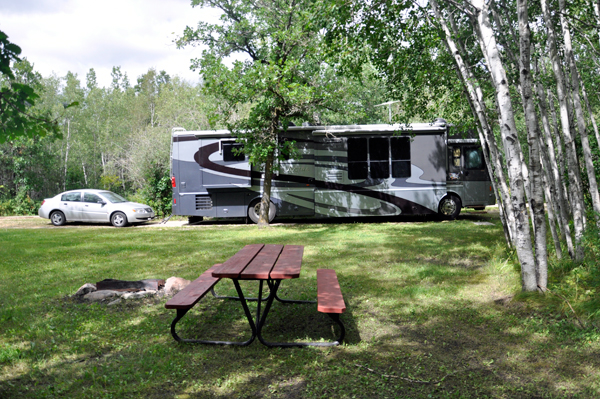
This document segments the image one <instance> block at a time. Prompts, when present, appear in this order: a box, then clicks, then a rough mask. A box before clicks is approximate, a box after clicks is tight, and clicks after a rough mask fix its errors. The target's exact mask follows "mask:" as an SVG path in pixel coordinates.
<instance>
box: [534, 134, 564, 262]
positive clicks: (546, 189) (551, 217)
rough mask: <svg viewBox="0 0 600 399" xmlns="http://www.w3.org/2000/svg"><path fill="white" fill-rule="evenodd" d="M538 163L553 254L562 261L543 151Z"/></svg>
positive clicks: (545, 155) (546, 157) (554, 200)
mask: <svg viewBox="0 0 600 399" xmlns="http://www.w3.org/2000/svg"><path fill="white" fill-rule="evenodd" d="M542 146H543V145H542V140H541V138H540V147H542ZM540 155H541V156H540V162H541V163H542V170H543V171H544V174H543V175H542V176H543V179H544V195H545V196H546V203H547V204H548V224H549V225H550V233H551V234H552V240H553V241H554V252H555V253H556V257H557V258H558V259H562V257H563V254H562V247H561V245H560V237H559V235H558V232H557V231H556V225H557V224H558V223H557V220H556V217H557V215H558V214H557V213H556V209H557V207H554V206H553V204H555V203H556V199H555V197H554V195H553V194H552V191H551V190H550V187H551V186H552V183H551V181H552V174H551V173H550V171H549V170H548V169H549V168H548V163H549V160H548V155H547V154H546V152H545V151H540ZM559 217H560V216H559Z"/></svg>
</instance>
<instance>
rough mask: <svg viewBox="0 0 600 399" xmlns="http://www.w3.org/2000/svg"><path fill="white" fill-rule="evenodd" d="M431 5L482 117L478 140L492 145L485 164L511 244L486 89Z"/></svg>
mask: <svg viewBox="0 0 600 399" xmlns="http://www.w3.org/2000/svg"><path fill="white" fill-rule="evenodd" d="M430 5H431V7H432V9H433V11H434V14H435V16H436V18H437V20H438V22H439V23H440V25H441V27H442V29H443V31H444V34H445V43H446V46H447V48H448V51H449V52H450V54H452V55H453V56H454V60H455V62H456V65H457V69H458V72H459V76H460V77H461V80H462V81H463V83H464V85H465V87H466V89H467V95H468V98H469V103H470V104H471V106H472V107H473V113H474V114H475V116H476V118H477V120H478V121H479V127H480V128H481V130H480V129H478V134H479V141H480V142H481V143H482V144H485V145H486V146H487V148H488V149H489V152H490V154H489V157H488V154H487V152H486V151H484V157H485V161H486V164H487V166H488V173H489V174H490V178H491V180H492V183H493V185H494V192H495V193H497V194H498V193H499V195H497V200H498V202H502V205H500V206H501V209H503V210H505V211H506V212H504V216H505V217H506V222H507V223H508V225H507V226H506V227H507V230H508V237H507V239H508V242H509V245H511V243H512V237H514V225H515V222H514V215H513V212H510V211H508V210H510V208H511V205H510V202H509V200H508V199H509V198H510V194H509V190H508V186H507V185H506V178H505V176H504V170H503V168H502V163H501V159H500V157H499V154H498V148H497V146H496V141H495V139H494V134H493V132H492V129H491V127H490V125H489V122H488V119H487V112H486V109H485V102H484V99H483V92H482V90H481V87H480V86H479V84H478V83H477V79H476V78H475V76H474V75H473V73H472V72H471V70H470V69H469V68H468V67H467V65H466V63H465V62H464V59H463V57H462V55H461V54H464V49H463V48H462V46H460V43H459V42H456V41H455V40H454V39H453V34H452V33H451V32H450V29H449V28H448V25H447V24H446V22H445V18H444V16H443V15H442V13H441V11H440V8H439V5H438V3H437V1H436V0H430ZM448 19H449V20H450V25H451V27H452V29H453V31H454V34H455V35H456V34H457V32H456V31H457V29H456V25H455V23H454V18H453V17H452V15H448ZM459 46H460V49H459ZM490 157H491V160H490V159H489V158H490ZM490 161H491V162H490ZM495 176H497V177H498V184H496V180H495ZM498 185H499V187H498ZM505 234H506V232H505Z"/></svg>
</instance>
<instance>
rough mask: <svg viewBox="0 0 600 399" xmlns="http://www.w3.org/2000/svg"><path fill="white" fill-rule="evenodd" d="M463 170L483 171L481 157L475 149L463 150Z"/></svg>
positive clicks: (477, 149)
mask: <svg viewBox="0 0 600 399" xmlns="http://www.w3.org/2000/svg"><path fill="white" fill-rule="evenodd" d="M464 155H465V169H483V168H484V166H483V155H482V153H481V149H479V148H477V147H471V148H465V149H464Z"/></svg>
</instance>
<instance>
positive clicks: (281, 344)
mask: <svg viewBox="0 0 600 399" xmlns="http://www.w3.org/2000/svg"><path fill="white" fill-rule="evenodd" d="M280 283H281V280H275V281H272V280H267V284H268V285H269V290H271V292H272V293H273V295H272V296H271V295H269V298H268V300H267V304H266V305H265V310H264V312H263V314H262V317H260V305H261V301H258V311H257V323H258V324H257V332H256V336H257V337H258V340H259V341H260V342H261V343H262V344H263V345H266V346H268V347H269V348H272V347H282V348H292V347H304V346H336V345H339V344H340V342H341V341H342V340H343V339H344V336H345V335H346V329H345V328H344V325H343V324H342V322H341V320H340V317H339V316H340V315H339V314H332V313H328V315H329V317H331V318H332V319H333V320H334V321H335V322H336V323H337V324H338V325H339V326H340V329H341V334H340V336H339V338H338V339H337V340H336V341H333V342H269V341H267V340H265V339H264V338H263V336H262V328H263V326H264V325H265V322H266V320H267V315H268V314H269V310H270V309H271V305H272V304H273V300H274V299H275V298H277V290H278V289H279V285H280ZM261 289H262V281H261V285H260V288H259V291H260V290H261ZM287 302H292V303H305V302H307V301H300V302H295V301H287ZM259 317H260V318H259Z"/></svg>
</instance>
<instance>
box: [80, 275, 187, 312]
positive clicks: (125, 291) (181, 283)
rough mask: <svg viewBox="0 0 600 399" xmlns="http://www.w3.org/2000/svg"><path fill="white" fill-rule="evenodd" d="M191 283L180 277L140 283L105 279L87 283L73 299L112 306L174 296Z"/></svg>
mask: <svg viewBox="0 0 600 399" xmlns="http://www.w3.org/2000/svg"><path fill="white" fill-rule="evenodd" d="M189 283H190V281H189V280H185V279H182V278H180V277H170V278H168V279H167V280H166V281H165V280H162V279H146V280H139V281H127V280H115V279H105V280H102V281H99V282H97V283H96V284H90V283H86V284H84V285H82V286H81V288H79V289H78V290H77V292H76V293H75V294H74V295H73V298H75V299H79V300H84V301H89V302H105V301H110V302H109V303H108V305H109V306H110V305H116V304H117V303H120V302H121V301H122V300H127V299H138V298H145V297H149V296H158V297H163V296H170V295H174V294H175V293H176V292H177V291H180V290H182V289H183V288H184V287H186V286H187V285H188V284H189Z"/></svg>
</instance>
